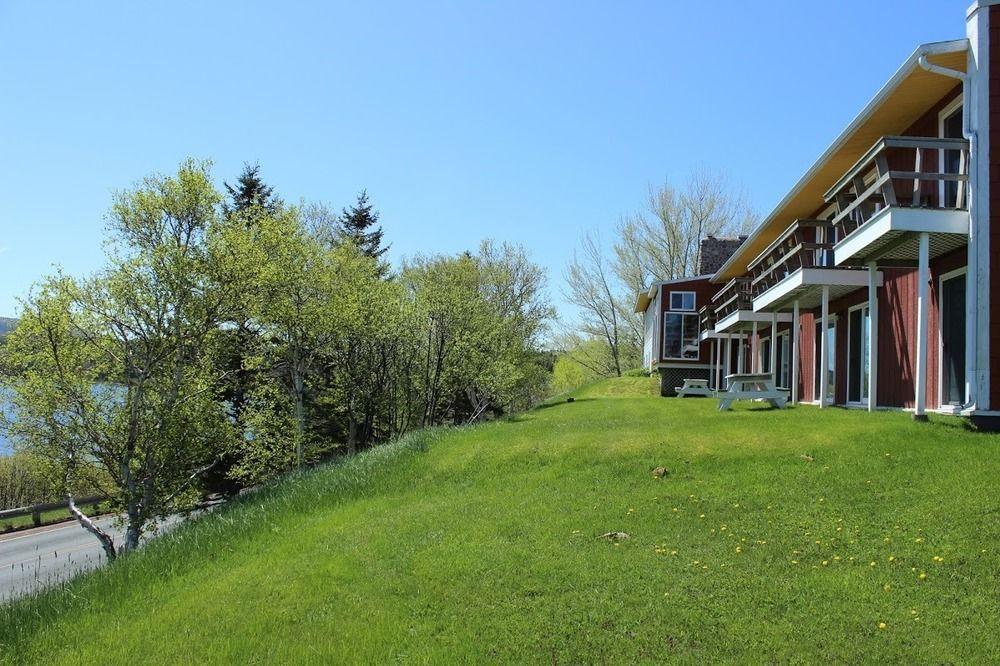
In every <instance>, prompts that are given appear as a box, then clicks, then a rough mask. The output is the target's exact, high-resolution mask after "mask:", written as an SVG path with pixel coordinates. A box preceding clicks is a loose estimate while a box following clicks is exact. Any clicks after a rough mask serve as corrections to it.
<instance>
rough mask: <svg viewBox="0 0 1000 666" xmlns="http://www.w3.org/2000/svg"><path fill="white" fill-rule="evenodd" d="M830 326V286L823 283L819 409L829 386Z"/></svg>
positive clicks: (823, 405) (822, 404)
mask: <svg viewBox="0 0 1000 666" xmlns="http://www.w3.org/2000/svg"><path fill="white" fill-rule="evenodd" d="M829 328H830V287H829V286H828V285H823V307H822V310H821V317H820V330H821V331H822V333H821V334H820V336H819V346H820V352H819V373H820V375H819V377H818V378H817V379H818V380H819V406H820V409H823V408H825V407H826V398H827V395H826V394H827V392H828V387H829V384H830V382H829V380H828V377H827V375H828V374H829V372H830V344H829V338H830V335H829V333H828V331H829Z"/></svg>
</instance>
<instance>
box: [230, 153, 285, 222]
mask: <svg viewBox="0 0 1000 666" xmlns="http://www.w3.org/2000/svg"><path fill="white" fill-rule="evenodd" d="M224 185H225V186H226V192H228V193H229V198H230V199H231V200H232V203H228V202H225V203H223V204H222V210H223V212H224V213H225V214H226V215H230V214H232V213H235V212H239V211H245V210H248V209H250V208H252V207H253V206H260V207H261V208H263V209H264V210H266V211H267V212H268V213H275V212H277V210H278V209H279V208H280V207H281V200H280V199H278V198H277V197H275V196H274V188H273V187H271V186H270V185H268V184H267V183H265V182H264V181H263V179H261V177H260V164H253V165H250V164H245V165H244V166H243V173H241V174H240V176H239V178H238V179H237V180H236V185H235V186H234V185H230V184H229V183H224Z"/></svg>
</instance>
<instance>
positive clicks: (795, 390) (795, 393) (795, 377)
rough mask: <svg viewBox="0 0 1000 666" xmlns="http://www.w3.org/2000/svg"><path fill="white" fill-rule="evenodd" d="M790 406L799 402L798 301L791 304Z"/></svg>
mask: <svg viewBox="0 0 1000 666" xmlns="http://www.w3.org/2000/svg"><path fill="white" fill-rule="evenodd" d="M789 360H790V362H791V364H792V386H791V389H792V404H793V405H794V404H795V403H797V402H798V401H799V301H798V299H796V301H795V303H793V304H792V357H791V359H789Z"/></svg>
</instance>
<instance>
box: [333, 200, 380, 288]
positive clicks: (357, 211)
mask: <svg viewBox="0 0 1000 666" xmlns="http://www.w3.org/2000/svg"><path fill="white" fill-rule="evenodd" d="M378 218H379V213H378V211H377V210H375V207H374V206H373V205H372V204H371V202H370V201H369V200H368V192H367V190H361V193H360V194H359V195H358V200H357V201H356V202H355V204H354V205H353V206H351V207H350V208H345V209H344V211H343V212H342V213H341V214H340V220H339V221H338V231H339V233H340V236H341V238H342V239H349V240H351V241H352V242H353V243H354V245H355V246H357V248H358V249H359V250H360V251H361V252H363V253H364V254H367V255H368V256H369V257H371V258H372V259H376V260H380V259H381V257H382V255H383V254H385V253H386V251H387V250H388V249H389V246H385V247H382V227H381V226H375V225H376V224H378ZM387 271H388V266H386V265H385V263H384V262H383V261H379V272H380V273H381V274H383V275H384V274H385V273H386V272H387Z"/></svg>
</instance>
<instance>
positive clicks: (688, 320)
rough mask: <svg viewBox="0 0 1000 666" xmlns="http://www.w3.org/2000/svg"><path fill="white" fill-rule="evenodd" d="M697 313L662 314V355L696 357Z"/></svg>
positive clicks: (677, 357)
mask: <svg viewBox="0 0 1000 666" xmlns="http://www.w3.org/2000/svg"><path fill="white" fill-rule="evenodd" d="M698 344H699V343H698V315H696V314H680V313H676V312H667V313H666V314H665V315H664V316H663V357H664V358H673V359H697V358H698Z"/></svg>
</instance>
